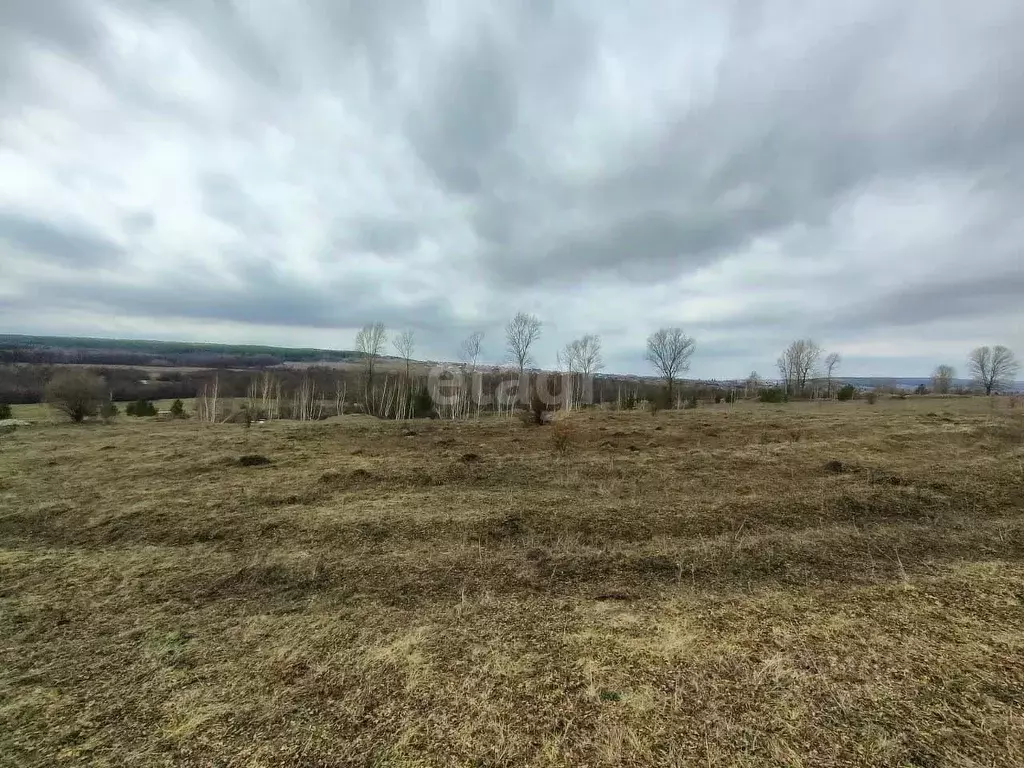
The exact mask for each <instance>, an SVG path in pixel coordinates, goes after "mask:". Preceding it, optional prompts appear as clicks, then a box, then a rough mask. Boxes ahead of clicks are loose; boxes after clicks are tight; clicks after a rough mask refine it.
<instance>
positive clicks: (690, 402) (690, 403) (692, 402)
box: [683, 393, 699, 409]
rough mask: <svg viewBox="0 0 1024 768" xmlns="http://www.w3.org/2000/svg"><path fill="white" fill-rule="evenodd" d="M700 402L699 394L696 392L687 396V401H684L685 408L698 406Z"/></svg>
mask: <svg viewBox="0 0 1024 768" xmlns="http://www.w3.org/2000/svg"><path fill="white" fill-rule="evenodd" d="M698 402H699V401H698V400H697V394H696V393H694V394H692V395H690V396H689V397H688V398H686V400H685V401H683V408H686V409H691V408H696V407H697V404H698Z"/></svg>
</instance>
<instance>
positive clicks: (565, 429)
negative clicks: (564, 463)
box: [551, 420, 576, 455]
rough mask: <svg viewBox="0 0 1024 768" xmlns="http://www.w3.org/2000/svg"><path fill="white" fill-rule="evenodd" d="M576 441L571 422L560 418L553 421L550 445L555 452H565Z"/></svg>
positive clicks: (570, 448)
mask: <svg viewBox="0 0 1024 768" xmlns="http://www.w3.org/2000/svg"><path fill="white" fill-rule="evenodd" d="M575 442H576V429H575V428H574V427H573V425H572V423H571V422H568V421H565V420H561V421H556V422H555V427H554V429H552V430H551V447H552V448H554V450H555V452H556V453H561V454H563V455H564V454H567V453H569V452H570V451H571V450H572V447H573V443H575Z"/></svg>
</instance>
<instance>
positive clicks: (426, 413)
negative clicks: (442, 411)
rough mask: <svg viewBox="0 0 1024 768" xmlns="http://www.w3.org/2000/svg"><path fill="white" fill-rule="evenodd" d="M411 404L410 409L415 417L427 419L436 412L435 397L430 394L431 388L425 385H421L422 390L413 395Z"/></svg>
mask: <svg viewBox="0 0 1024 768" xmlns="http://www.w3.org/2000/svg"><path fill="white" fill-rule="evenodd" d="M410 405H411V407H410V409H409V411H410V412H411V413H412V415H413V418H417V419H425V418H429V417H430V416H431V415H432V414H433V413H434V399H433V398H432V397H431V396H430V390H429V389H427V388H426V387H425V386H423V387H420V391H419V392H417V393H416V394H415V395H413V396H412V402H411V403H410Z"/></svg>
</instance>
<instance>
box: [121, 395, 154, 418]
mask: <svg viewBox="0 0 1024 768" xmlns="http://www.w3.org/2000/svg"><path fill="white" fill-rule="evenodd" d="M124 412H125V413H126V414H127V415H129V416H139V417H141V416H156V414H157V410H156V406H154V405H153V404H152V403H151V402H149V400H146V399H144V398H141V397H140V398H139V399H138V400H136V401H135V402H134V403H128V405H127V406H126V407H125V409H124Z"/></svg>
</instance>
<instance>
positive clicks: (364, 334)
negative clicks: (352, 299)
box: [356, 323, 388, 379]
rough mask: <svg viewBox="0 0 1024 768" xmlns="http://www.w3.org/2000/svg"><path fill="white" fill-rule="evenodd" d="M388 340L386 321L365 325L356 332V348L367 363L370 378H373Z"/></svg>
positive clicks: (367, 372) (367, 373)
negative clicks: (378, 360) (374, 369)
mask: <svg viewBox="0 0 1024 768" xmlns="http://www.w3.org/2000/svg"><path fill="white" fill-rule="evenodd" d="M387 341H388V332H387V329H386V328H385V327H384V323H371V324H369V325H364V326H363V327H362V328H360V329H359V332H358V333H357V334H356V350H357V351H358V352H359V354H360V356H361V357H362V358H363V363H364V364H365V365H366V375H367V377H368V378H370V379H372V378H373V367H374V365H376V363H377V358H378V357H380V356H381V353H382V352H383V351H384V345H385V344H387Z"/></svg>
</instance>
